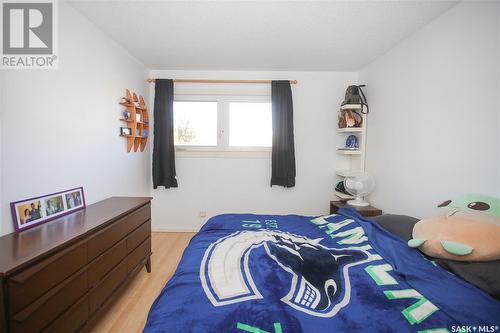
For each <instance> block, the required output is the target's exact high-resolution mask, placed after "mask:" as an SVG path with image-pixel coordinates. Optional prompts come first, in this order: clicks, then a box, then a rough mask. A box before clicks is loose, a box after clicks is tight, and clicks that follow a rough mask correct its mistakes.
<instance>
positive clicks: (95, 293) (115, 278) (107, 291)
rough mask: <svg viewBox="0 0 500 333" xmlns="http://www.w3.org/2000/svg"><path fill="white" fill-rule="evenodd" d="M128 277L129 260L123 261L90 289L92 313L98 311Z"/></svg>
mask: <svg viewBox="0 0 500 333" xmlns="http://www.w3.org/2000/svg"><path fill="white" fill-rule="evenodd" d="M126 277H127V262H126V260H124V261H122V262H121V263H120V264H119V265H118V266H116V267H115V268H114V269H113V270H112V271H111V272H110V273H109V274H108V275H106V276H105V277H104V278H103V279H102V280H101V282H100V283H99V284H98V285H97V286H96V287H95V288H93V289H92V290H91V291H90V295H89V309H90V315H92V314H93V313H94V312H96V311H97V310H98V309H99V308H100V307H101V305H103V304H104V302H106V300H107V299H108V298H109V297H110V296H111V295H112V294H113V292H114V291H115V290H116V289H117V288H118V287H119V286H120V285H121V284H122V282H123V281H124V280H125V278H126Z"/></svg>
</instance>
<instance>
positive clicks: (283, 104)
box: [271, 81, 295, 187]
mask: <svg viewBox="0 0 500 333" xmlns="http://www.w3.org/2000/svg"><path fill="white" fill-rule="evenodd" d="M271 102H272V109H273V148H272V173H271V186H273V185H279V186H284V187H294V186H295V148H294V140H293V102H292V89H291V88H290V82H289V81H272V83H271Z"/></svg>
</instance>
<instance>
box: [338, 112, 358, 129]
mask: <svg viewBox="0 0 500 333" xmlns="http://www.w3.org/2000/svg"><path fill="white" fill-rule="evenodd" d="M362 124H363V117H362V116H361V115H360V114H359V113H358V112H356V111H354V110H341V111H340V114H339V121H338V126H339V128H346V127H361V125H362Z"/></svg>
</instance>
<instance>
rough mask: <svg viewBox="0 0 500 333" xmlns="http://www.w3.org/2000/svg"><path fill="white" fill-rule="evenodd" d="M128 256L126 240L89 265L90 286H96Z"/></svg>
mask: <svg viewBox="0 0 500 333" xmlns="http://www.w3.org/2000/svg"><path fill="white" fill-rule="evenodd" d="M126 255H127V246H126V241H125V239H123V240H121V241H120V242H118V244H115V245H114V246H113V247H112V248H110V249H109V250H107V251H106V252H105V253H104V254H102V255H100V256H99V257H97V258H96V259H95V260H94V261H92V262H91V263H90V265H89V285H90V286H94V285H95V284H97V283H98V282H99V280H100V279H102V278H103V277H104V276H105V275H106V274H107V273H108V272H110V271H111V270H112V269H113V268H114V267H115V266H116V265H118V263H119V262H120V261H122V259H123V258H125V256H126Z"/></svg>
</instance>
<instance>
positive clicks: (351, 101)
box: [341, 84, 369, 114]
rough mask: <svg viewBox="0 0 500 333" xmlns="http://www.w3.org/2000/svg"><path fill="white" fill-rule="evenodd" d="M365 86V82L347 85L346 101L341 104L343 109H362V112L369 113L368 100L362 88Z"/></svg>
mask: <svg viewBox="0 0 500 333" xmlns="http://www.w3.org/2000/svg"><path fill="white" fill-rule="evenodd" d="M363 87H365V85H364V84H362V85H359V86H357V85H352V86H349V87H347V90H346V92H345V97H344V101H343V102H342V104H341V107H342V109H343V110H350V109H360V110H361V113H364V114H367V113H368V111H369V109H368V102H367V101H366V96H365V94H364V93H363V90H362V89H361V88H363Z"/></svg>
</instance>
